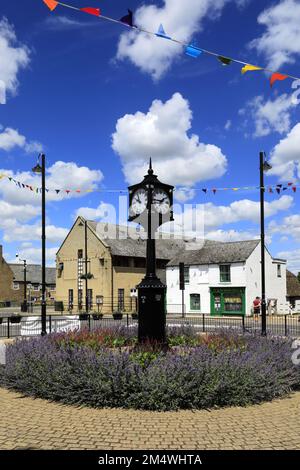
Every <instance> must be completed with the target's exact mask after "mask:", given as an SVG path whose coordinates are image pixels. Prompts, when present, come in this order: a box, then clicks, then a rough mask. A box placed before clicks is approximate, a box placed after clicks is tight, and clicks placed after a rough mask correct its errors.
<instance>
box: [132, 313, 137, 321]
mask: <svg viewBox="0 0 300 470" xmlns="http://www.w3.org/2000/svg"><path fill="white" fill-rule="evenodd" d="M131 318H132V320H137V319H138V318H139V316H138V314H137V313H132V314H131Z"/></svg>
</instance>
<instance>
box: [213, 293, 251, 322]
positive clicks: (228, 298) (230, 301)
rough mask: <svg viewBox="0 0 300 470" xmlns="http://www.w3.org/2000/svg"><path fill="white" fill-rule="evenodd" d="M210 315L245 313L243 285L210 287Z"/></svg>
mask: <svg viewBox="0 0 300 470" xmlns="http://www.w3.org/2000/svg"><path fill="white" fill-rule="evenodd" d="M210 311H211V315H224V316H225V315H245V312H246V302H245V287H211V288H210Z"/></svg>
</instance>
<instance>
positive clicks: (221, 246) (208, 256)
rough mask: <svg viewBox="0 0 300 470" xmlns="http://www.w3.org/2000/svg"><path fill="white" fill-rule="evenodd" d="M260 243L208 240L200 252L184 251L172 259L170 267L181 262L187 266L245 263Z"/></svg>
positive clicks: (257, 241) (252, 241)
mask: <svg viewBox="0 0 300 470" xmlns="http://www.w3.org/2000/svg"><path fill="white" fill-rule="evenodd" d="M259 243H260V242H259V240H247V241H240V242H227V243H225V242H215V241H210V240H206V241H205V242H204V245H203V247H202V248H200V249H199V250H190V249H185V250H182V251H181V252H180V253H179V255H177V256H175V257H174V258H172V259H171V261H170V262H169V263H168V266H178V264H179V263H180V262H183V263H185V264H186V265H202V264H221V263H237V262H244V261H246V260H247V259H248V258H249V256H250V255H251V253H252V252H253V250H254V249H255V248H256V247H257V246H258V244H259Z"/></svg>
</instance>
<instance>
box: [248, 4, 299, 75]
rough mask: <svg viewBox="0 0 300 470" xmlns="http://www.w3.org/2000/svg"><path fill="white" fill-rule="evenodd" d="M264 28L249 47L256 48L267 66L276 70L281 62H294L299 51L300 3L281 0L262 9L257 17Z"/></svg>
mask: <svg viewBox="0 0 300 470" xmlns="http://www.w3.org/2000/svg"><path fill="white" fill-rule="evenodd" d="M257 21H258V23H259V24H260V25H262V26H264V27H265V28H266V30H265V32H264V33H263V34H262V36H260V37H258V38H256V39H254V40H253V41H252V42H251V43H250V47H253V48H256V49H257V51H258V52H259V53H261V54H264V55H265V56H266V58H267V60H268V63H267V67H268V68H271V69H274V70H277V69H279V67H280V66H281V65H283V64H287V63H294V62H295V56H297V55H299V53H300V3H299V1H297V0H283V1H281V2H278V3H277V4H276V5H272V6H271V7H270V8H267V9H266V10H264V11H263V12H262V13H261V14H260V15H259V17H258V19H257Z"/></svg>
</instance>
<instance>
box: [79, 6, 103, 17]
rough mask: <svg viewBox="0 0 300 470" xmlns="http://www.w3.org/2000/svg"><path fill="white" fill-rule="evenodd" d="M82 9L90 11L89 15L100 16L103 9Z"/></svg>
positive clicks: (85, 11) (81, 9)
mask: <svg viewBox="0 0 300 470" xmlns="http://www.w3.org/2000/svg"><path fill="white" fill-rule="evenodd" d="M80 11H83V12H84V13H88V14H89V15H94V16H100V15H101V11H100V8H90V7H87V8H80Z"/></svg>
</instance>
